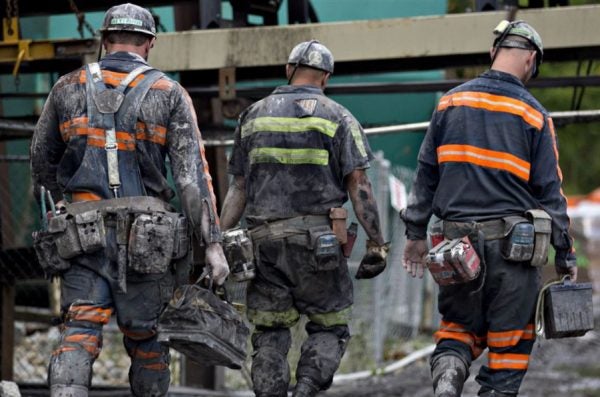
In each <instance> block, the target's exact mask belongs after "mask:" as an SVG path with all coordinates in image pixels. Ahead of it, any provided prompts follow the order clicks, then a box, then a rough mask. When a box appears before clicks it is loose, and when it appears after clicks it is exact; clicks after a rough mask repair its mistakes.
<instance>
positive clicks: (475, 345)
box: [433, 320, 485, 357]
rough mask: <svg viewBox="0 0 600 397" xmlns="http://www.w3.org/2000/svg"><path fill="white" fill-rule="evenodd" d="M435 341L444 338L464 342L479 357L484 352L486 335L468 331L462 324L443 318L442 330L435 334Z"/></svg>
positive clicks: (437, 341)
mask: <svg viewBox="0 0 600 397" xmlns="http://www.w3.org/2000/svg"><path fill="white" fill-rule="evenodd" d="M433 339H434V340H435V343H439V342H440V341H441V340H443V339H452V340H457V341H459V342H462V343H464V344H466V345H468V346H469V347H470V348H471V352H472V353H473V356H475V357H479V355H481V353H482V352H483V348H482V346H484V343H485V337H484V338H480V337H477V336H476V335H475V334H473V333H472V332H469V331H467V330H466V329H465V328H464V327H463V326H462V325H460V324H458V323H453V322H449V321H444V320H442V322H441V324H440V330H439V331H437V332H436V333H434V334H433Z"/></svg>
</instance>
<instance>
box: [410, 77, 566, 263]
mask: <svg viewBox="0 0 600 397" xmlns="http://www.w3.org/2000/svg"><path fill="white" fill-rule="evenodd" d="M418 160H419V164H418V168H417V174H416V179H415V181H416V182H415V184H414V186H413V189H412V192H411V195H410V198H409V205H408V207H407V209H406V211H405V212H404V213H403V215H402V217H403V219H404V220H405V222H406V224H407V228H408V231H407V236H408V238H409V239H422V238H424V237H425V235H426V228H427V222H428V221H429V218H430V216H431V214H432V212H433V213H434V214H435V215H436V216H438V217H439V218H441V219H445V220H451V221H458V222H465V221H484V220H490V219H497V218H500V217H503V216H506V215H515V214H519V215H522V214H523V213H524V212H525V211H526V210H529V209H532V208H542V209H544V210H545V211H546V212H548V213H549V214H550V216H551V217H552V244H553V246H554V247H555V248H556V251H557V255H560V256H563V257H565V256H566V255H567V254H568V253H569V252H571V250H572V240H571V238H570V237H569V234H568V228H569V218H568V216H567V211H566V210H567V202H566V199H565V197H564V196H563V194H562V191H561V181H562V174H561V171H560V168H559V166H558V149H557V137H556V134H555V131H554V126H553V124H552V119H551V118H550V117H549V116H548V113H547V112H546V110H545V109H544V108H543V107H542V106H541V105H540V103H539V102H538V101H537V100H536V99H535V98H534V97H533V96H532V95H531V94H530V93H529V92H528V91H527V90H526V89H525V87H524V86H523V84H522V83H521V82H520V81H519V80H518V79H517V78H516V77H514V76H512V75H510V74H507V73H503V72H499V71H494V70H491V71H488V72H486V73H484V74H482V75H481V76H480V77H478V78H476V79H474V80H471V81H469V82H467V83H465V84H462V85H460V86H459V87H457V88H455V89H453V90H451V91H449V92H448V93H447V94H446V95H444V96H443V97H442V98H441V99H440V101H439V104H438V106H437V109H436V110H435V111H434V113H433V117H432V119H431V125H430V127H429V130H428V131H427V134H426V136H425V140H424V141H423V144H422V146H421V150H420V152H419V159H418Z"/></svg>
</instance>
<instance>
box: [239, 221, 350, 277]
mask: <svg viewBox="0 0 600 397" xmlns="http://www.w3.org/2000/svg"><path fill="white" fill-rule="evenodd" d="M249 234H250V237H251V238H252V242H253V243H254V252H255V256H256V260H257V262H260V257H259V256H260V245H261V244H263V243H264V242H265V241H266V240H268V241H274V240H280V239H286V240H287V242H288V243H290V244H294V245H299V246H302V247H305V248H306V249H309V250H312V251H313V253H314V255H313V262H312V263H311V268H312V269H313V270H314V271H327V270H333V269H335V268H337V267H338V265H339V261H340V255H341V254H342V252H341V246H340V242H339V240H338V238H337V236H336V234H335V233H334V232H333V229H332V227H331V226H330V217H329V215H304V216H298V217H294V218H288V219H282V220H280V221H275V222H270V223H265V224H264V225H260V226H258V227H256V228H254V229H252V230H250V231H249Z"/></svg>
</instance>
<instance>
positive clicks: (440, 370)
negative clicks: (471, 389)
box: [431, 355, 469, 397]
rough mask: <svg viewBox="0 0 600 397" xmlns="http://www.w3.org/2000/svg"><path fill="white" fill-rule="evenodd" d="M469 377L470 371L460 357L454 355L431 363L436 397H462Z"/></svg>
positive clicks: (436, 359) (440, 357)
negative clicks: (464, 385)
mask: <svg viewBox="0 0 600 397" xmlns="http://www.w3.org/2000/svg"><path fill="white" fill-rule="evenodd" d="M468 376H469V370H468V369H467V366H466V365H465V363H464V362H463V361H462V360H461V359H460V358H459V357H457V356H454V355H442V356H439V357H436V358H435V360H434V361H433V362H432V363H431V377H432V378H433V391H434V396H435V397H460V395H461V392H462V388H463V384H464V383H465V380H466V379H467V377H468Z"/></svg>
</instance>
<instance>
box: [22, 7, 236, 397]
mask: <svg viewBox="0 0 600 397" xmlns="http://www.w3.org/2000/svg"><path fill="white" fill-rule="evenodd" d="M101 32H102V45H103V46H104V48H105V49H106V56H105V57H104V58H103V59H102V60H100V61H99V62H98V63H91V64H89V65H87V66H85V67H83V68H81V69H79V70H76V71H74V72H72V73H69V74H67V75H65V76H63V77H62V78H60V79H59V81H58V82H57V83H56V85H55V86H54V87H53V88H52V91H51V93H50V95H49V97H48V99H47V101H46V104H45V106H44V109H43V112H42V115H41V117H40V119H39V122H38V124H37V126H36V129H35V133H34V136H33V142H32V145H31V166H32V174H33V182H34V192H35V195H36V197H37V198H38V199H39V201H40V205H41V206H42V209H46V208H47V209H48V210H49V217H50V218H49V219H47V217H46V216H45V215H44V219H43V229H42V230H41V231H40V232H38V233H37V234H36V236H35V247H36V252H37V253H38V258H40V263H41V264H42V266H43V267H44V270H45V271H46V274H48V275H49V276H53V277H60V279H61V282H62V283H61V308H62V319H63V325H62V328H61V332H62V333H61V341H60V345H59V346H58V348H57V349H56V350H55V351H54V352H53V354H52V357H51V359H50V365H49V371H48V382H49V384H50V387H51V395H52V396H70V397H82V396H87V395H88V389H89V387H90V383H91V378H92V365H93V363H94V361H95V359H96V358H97V357H98V355H99V354H100V350H101V348H102V327H103V325H105V324H106V323H108V321H109V319H110V317H111V315H112V314H113V313H114V314H116V318H117V323H118V325H119V328H120V329H121V331H122V332H123V334H124V338H123V341H124V345H125V348H126V350H127V353H128V354H129V356H130V358H131V367H130V370H129V380H130V385H131V392H132V394H133V395H135V396H144V397H147V396H164V395H166V393H167V390H168V387H169V382H170V372H169V352H168V348H167V347H166V346H163V345H161V344H159V343H158V342H157V340H156V323H157V320H158V317H159V314H160V312H161V310H162V309H163V308H164V306H165V305H166V303H167V302H168V300H169V299H170V298H171V295H172V291H173V287H174V283H175V271H176V269H175V262H177V260H178V259H180V258H185V257H186V256H187V255H188V253H189V244H188V233H187V231H186V230H187V227H188V226H189V228H190V229H191V231H193V232H195V233H196V235H197V237H198V238H199V239H201V240H202V241H203V243H204V244H205V245H206V261H207V263H208V265H209V266H210V267H211V270H212V276H213V278H214V279H215V280H216V282H217V283H222V282H223V281H224V279H225V277H226V276H227V274H228V271H229V270H228V267H227V263H226V261H225V258H224V255H223V252H222V249H221V245H220V241H221V231H220V228H219V223H218V217H217V213H216V210H215V199H214V195H213V191H212V186H211V178H210V175H209V173H208V166H207V163H206V160H205V158H204V148H203V146H202V143H201V137H200V131H199V130H198V127H197V122H196V115H195V112H194V109H193V107H192V103H191V100H190V98H189V96H188V94H187V93H186V92H185V91H184V89H183V88H182V87H181V86H180V85H179V84H178V83H176V82H175V81H173V80H171V79H169V78H168V77H166V76H165V75H164V74H163V73H161V72H160V71H158V70H156V69H154V68H152V67H151V66H149V65H148V64H147V62H146V59H147V57H148V53H149V51H150V49H151V48H152V47H153V45H154V42H155V40H156V37H155V25H154V19H153V17H152V15H151V14H150V12H149V11H148V10H146V9H144V8H141V7H138V6H136V5H133V4H122V5H118V6H114V7H112V8H111V9H109V10H108V11H107V13H106V15H105V17H104V23H103V26H102V29H101ZM167 155H168V156H169V159H170V162H171V168H172V171H173V176H174V181H175V185H176V188H177V192H178V194H179V197H180V199H181V203H182V208H183V213H184V214H185V217H184V216H183V215H182V214H179V213H177V212H174V210H173V209H172V208H171V207H170V205H169V204H168V202H169V201H170V200H171V199H172V198H173V197H174V195H175V192H174V191H173V190H172V189H171V188H170V187H169V184H168V181H167V171H166V168H165V166H166V165H165V158H166V156H167ZM55 203H56V204H55ZM184 262H185V261H184ZM184 270H185V269H184Z"/></svg>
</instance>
